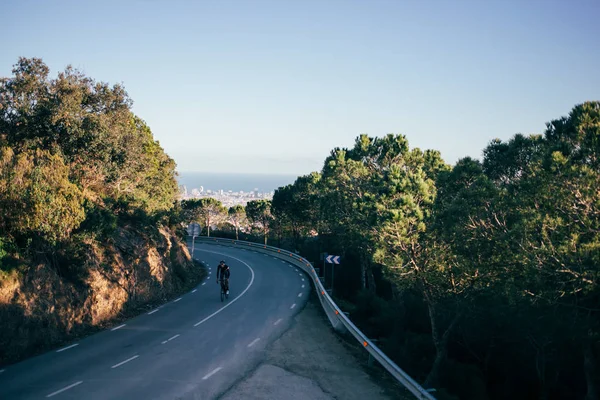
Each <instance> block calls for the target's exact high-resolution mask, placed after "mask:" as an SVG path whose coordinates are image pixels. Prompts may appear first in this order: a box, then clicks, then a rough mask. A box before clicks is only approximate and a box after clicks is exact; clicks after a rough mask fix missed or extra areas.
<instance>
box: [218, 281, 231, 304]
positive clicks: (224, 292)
mask: <svg viewBox="0 0 600 400" xmlns="http://www.w3.org/2000/svg"><path fill="white" fill-rule="evenodd" d="M220 282H221V301H224V300H225V299H228V298H229V293H228V292H229V279H227V278H225V279H220Z"/></svg>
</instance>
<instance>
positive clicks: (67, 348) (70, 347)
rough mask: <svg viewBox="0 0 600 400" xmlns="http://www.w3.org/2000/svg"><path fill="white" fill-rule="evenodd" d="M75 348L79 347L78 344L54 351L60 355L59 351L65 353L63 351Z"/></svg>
mask: <svg viewBox="0 0 600 400" xmlns="http://www.w3.org/2000/svg"><path fill="white" fill-rule="evenodd" d="M75 346H79V343H75V344H72V345H70V346H67V347H63V348H62V349H60V350H56V352H57V353H60V352H61V351H65V350H69V349H72V348H73V347H75Z"/></svg>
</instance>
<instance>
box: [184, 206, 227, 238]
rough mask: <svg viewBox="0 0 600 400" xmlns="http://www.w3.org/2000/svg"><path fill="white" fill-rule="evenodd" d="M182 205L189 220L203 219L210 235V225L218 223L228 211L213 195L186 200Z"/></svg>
mask: <svg viewBox="0 0 600 400" xmlns="http://www.w3.org/2000/svg"><path fill="white" fill-rule="evenodd" d="M181 206H182V208H183V212H184V215H185V218H186V220H187V221H188V222H196V221H201V222H202V223H203V224H204V226H205V227H206V235H207V236H210V227H211V226H212V225H216V224H218V223H219V222H220V221H221V220H222V219H223V218H224V217H225V215H226V213H227V209H226V208H225V207H223V205H222V204H221V202H220V201H219V200H217V199H213V198H212V197H204V198H201V199H193V200H184V201H182V204H181Z"/></svg>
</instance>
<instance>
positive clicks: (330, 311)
mask: <svg viewBox="0 0 600 400" xmlns="http://www.w3.org/2000/svg"><path fill="white" fill-rule="evenodd" d="M196 241H200V242H208V243H213V244H220V245H225V246H233V247H241V248H252V249H253V250H257V251H260V252H262V253H268V254H272V255H276V256H278V257H280V258H282V259H285V260H286V261H290V259H291V260H292V261H293V263H294V265H296V266H298V267H299V268H301V269H302V270H303V271H304V272H306V273H307V274H308V275H309V276H310V277H311V279H312V281H313V283H314V285H315V289H316V291H317V294H318V297H319V300H320V301H321V305H322V306H323V310H325V314H327V317H328V318H329V321H330V322H331V324H332V325H333V327H334V328H335V329H336V330H342V329H345V330H347V331H348V332H350V333H351V334H352V336H354V337H355V338H356V340H358V342H359V343H360V344H361V345H362V346H363V347H364V348H365V349H366V350H367V351H368V352H369V353H370V354H371V356H373V358H374V359H376V360H377V361H378V362H379V364H381V366H382V367H384V368H385V369H386V370H387V371H388V372H389V373H390V374H391V375H392V376H393V377H394V378H396V380H397V381H398V382H400V383H401V384H402V385H403V386H404V387H406V389H408V390H409V391H410V392H411V393H412V394H413V395H414V396H415V397H416V398H418V399H427V400H435V397H433V395H432V394H431V393H429V392H428V391H427V390H425V389H424V388H423V387H422V386H421V385H419V384H418V383H417V382H415V380H414V379H412V378H411V377H410V376H409V375H408V374H407V373H406V372H404V371H403V370H402V369H401V368H400V367H398V366H397V365H396V364H395V363H394V362H393V361H392V360H390V359H389V357H388V356H386V355H385V354H384V353H383V351H381V350H380V349H379V348H378V347H377V346H376V345H375V344H374V343H373V342H372V341H371V340H369V339H368V338H367V337H366V336H365V334H364V333H362V332H361V331H360V329H358V328H357V327H356V325H354V324H353V323H352V321H350V319H349V318H348V317H347V316H346V315H345V314H344V313H343V311H342V310H340V308H339V307H338V305H337V304H335V302H334V301H333V299H332V298H331V297H330V296H329V294H328V293H327V291H326V290H325V287H324V286H323V284H322V283H321V280H320V279H319V277H318V276H317V272H316V271H315V269H314V267H313V266H312V265H311V264H310V262H308V261H307V260H306V259H304V258H303V257H301V256H299V255H298V254H294V253H292V252H290V251H289V250H284V249H280V248H277V247H273V246H268V245H263V244H260V243H252V242H246V241H243V240H232V239H222V238H209V237H197V238H196Z"/></svg>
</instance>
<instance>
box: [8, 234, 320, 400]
mask: <svg viewBox="0 0 600 400" xmlns="http://www.w3.org/2000/svg"><path fill="white" fill-rule="evenodd" d="M194 256H195V258H196V259H198V260H201V261H204V262H205V263H207V264H208V265H209V266H210V268H211V269H210V270H209V275H208V277H207V279H206V280H205V281H204V282H202V283H200V284H199V285H198V286H197V287H196V288H194V289H193V290H192V291H190V292H189V293H186V294H185V295H183V296H181V297H180V298H177V299H175V300H174V301H171V302H169V303H167V304H164V305H162V306H161V307H158V308H156V309H154V310H151V311H149V312H147V313H144V314H142V315H140V316H138V317H136V318H133V319H131V320H129V321H126V322H125V323H122V324H120V325H118V326H114V327H112V328H111V329H108V330H106V331H104V332H100V333H98V334H95V335H92V336H89V337H87V338H85V339H83V340H81V341H79V342H75V343H72V344H70V345H68V346H65V347H63V348H60V349H55V350H53V351H50V352H48V353H45V354H42V355H40V356H37V357H33V358H30V359H27V360H25V361H22V362H20V363H17V364H14V365H10V366H7V367H5V369H3V370H0V399H11V400H12V399H42V398H52V399H169V400H174V399H182V400H188V399H189V400H191V399H211V398H215V397H218V396H219V395H221V394H223V393H224V392H225V391H226V390H227V389H228V388H230V387H231V386H232V385H234V384H235V383H236V382H237V381H239V380H241V379H243V378H244V377H245V376H246V375H248V374H249V373H250V372H251V370H252V368H253V367H254V366H255V365H256V363H257V362H258V360H259V359H260V358H261V354H262V352H263V351H264V349H265V348H266V346H267V345H268V344H270V343H271V342H273V341H275V340H276V338H278V337H279V336H281V334H282V333H283V332H284V331H285V330H286V329H287V327H288V326H289V325H290V324H291V321H292V317H293V316H294V315H295V314H296V313H297V312H298V311H299V310H300V309H302V308H303V307H304V305H305V303H306V300H307V299H308V295H309V293H310V289H311V286H310V282H309V278H308V277H307V276H306V275H305V274H304V273H303V272H302V271H301V270H300V269H298V268H296V267H294V266H292V265H291V264H289V263H287V262H285V261H282V260H280V259H278V258H275V257H272V256H269V255H265V254H261V253H257V252H253V251H250V250H244V249H237V248H229V247H223V246H218V245H210V244H197V245H196V250H195V254H194ZM221 259H224V260H225V261H226V262H227V264H228V265H229V266H230V268H231V279H230V295H229V299H228V300H226V301H225V302H221V299H220V286H219V285H218V284H217V283H216V277H215V274H216V266H217V264H218V262H219V261H220V260H221Z"/></svg>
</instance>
